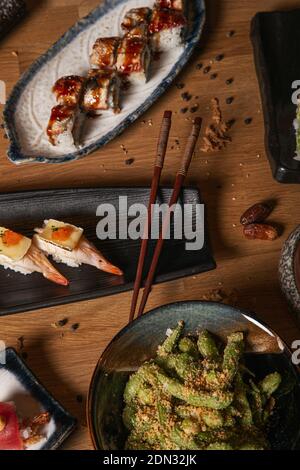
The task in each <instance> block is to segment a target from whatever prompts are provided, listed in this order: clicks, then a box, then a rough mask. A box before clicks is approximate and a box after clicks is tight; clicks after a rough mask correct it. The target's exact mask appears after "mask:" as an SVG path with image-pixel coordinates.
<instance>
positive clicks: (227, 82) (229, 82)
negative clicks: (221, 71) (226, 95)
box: [225, 78, 234, 85]
mask: <svg viewBox="0 0 300 470" xmlns="http://www.w3.org/2000/svg"><path fill="white" fill-rule="evenodd" d="M233 81H234V79H233V78H227V80H226V82H225V83H226V85H231V84H232V83H233Z"/></svg>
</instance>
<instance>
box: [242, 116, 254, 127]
mask: <svg viewBox="0 0 300 470" xmlns="http://www.w3.org/2000/svg"><path fill="white" fill-rule="evenodd" d="M252 121H253V119H252V118H251V117H248V118H246V119H245V121H244V122H245V124H246V125H249V124H251V122H252Z"/></svg>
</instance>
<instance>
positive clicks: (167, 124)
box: [129, 111, 172, 322]
mask: <svg viewBox="0 0 300 470" xmlns="http://www.w3.org/2000/svg"><path fill="white" fill-rule="evenodd" d="M171 125H172V111H165V113H164V117H163V120H162V124H161V129H160V135H159V139H158V145H157V153H156V162H155V165H154V172H153V177H152V184H151V193H150V199H149V204H148V220H147V223H146V225H145V233H144V237H143V240H142V244H141V251H140V256H139V261H138V267H137V272H136V278H135V283H134V288H133V296H132V301H131V308H130V315H129V322H132V320H133V319H134V315H135V310H136V304H137V301H138V296H139V292H140V288H141V284H142V277H143V270H144V264H145V259H146V254H147V248H148V240H149V234H150V231H151V220H152V207H153V205H154V204H155V202H156V198H157V192H158V187H159V181H160V176H161V172H162V169H163V166H164V161H165V156H166V153H167V147H168V140H169V135H170V129H171Z"/></svg>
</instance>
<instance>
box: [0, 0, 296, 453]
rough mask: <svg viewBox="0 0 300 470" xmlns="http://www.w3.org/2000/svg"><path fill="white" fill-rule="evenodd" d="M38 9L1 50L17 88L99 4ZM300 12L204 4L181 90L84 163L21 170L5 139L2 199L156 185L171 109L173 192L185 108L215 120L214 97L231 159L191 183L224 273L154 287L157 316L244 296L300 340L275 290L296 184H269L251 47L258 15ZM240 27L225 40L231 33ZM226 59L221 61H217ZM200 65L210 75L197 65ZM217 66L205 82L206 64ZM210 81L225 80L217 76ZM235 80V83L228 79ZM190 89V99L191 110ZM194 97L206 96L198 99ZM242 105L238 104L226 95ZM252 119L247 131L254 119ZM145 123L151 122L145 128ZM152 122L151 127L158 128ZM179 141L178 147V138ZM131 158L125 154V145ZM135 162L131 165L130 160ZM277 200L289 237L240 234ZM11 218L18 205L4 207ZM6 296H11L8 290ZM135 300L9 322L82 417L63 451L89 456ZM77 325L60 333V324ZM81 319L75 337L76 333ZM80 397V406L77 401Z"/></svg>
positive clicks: (168, 169) (265, 1)
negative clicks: (107, 367)
mask: <svg viewBox="0 0 300 470" xmlns="http://www.w3.org/2000/svg"><path fill="white" fill-rule="evenodd" d="M29 3H30V13H29V15H28V16H27V18H26V19H25V21H23V22H22V23H21V24H20V25H19V26H17V27H16V28H15V29H14V30H13V31H12V33H11V34H10V35H9V36H7V37H6V38H5V39H4V40H2V41H1V43H0V79H1V80H4V81H5V82H6V84H7V89H8V92H9V90H11V88H12V87H13V85H14V84H15V83H16V81H17V80H18V78H19V76H20V74H21V73H22V72H23V71H24V70H26V69H27V67H28V66H29V65H30V64H31V62H32V61H33V60H34V59H35V58H36V57H38V56H39V55H40V54H41V53H42V52H44V51H45V50H46V49H47V48H48V47H49V46H50V45H51V44H52V43H53V42H54V41H55V40H57V39H58V38H59V37H60V36H61V35H62V34H63V33H64V32H65V31H66V30H67V29H68V28H69V27H70V26H71V25H72V24H73V23H74V22H75V21H76V20H78V18H80V17H82V16H84V15H86V14H87V13H88V12H89V11H90V10H91V9H92V8H93V7H95V6H96V5H97V4H98V3H99V2H98V1H97V0H86V1H82V0H45V1H43V0H39V1H36V2H35V1H30V2H29ZM296 6H298V7H299V1H294V0H281V1H280V0H261V1H254V0H247V1H245V0H207V8H208V15H207V16H208V17H207V24H206V29H205V34H204V36H203V39H202V40H201V43H200V45H199V48H198V50H197V51H196V53H195V55H194V58H193V59H192V60H191V62H190V64H189V65H188V66H187V68H186V69H185V71H184V72H183V73H182V74H181V76H180V77H179V79H178V81H177V82H182V83H184V84H185V88H184V90H179V89H178V88H177V87H176V86H172V88H171V89H170V90H169V91H168V92H167V93H166V94H165V95H164V96H163V97H162V98H161V99H160V100H159V102H158V103H156V104H155V105H154V106H153V107H152V108H151V109H150V110H149V111H148V113H147V114H146V115H145V117H144V118H142V119H140V120H139V121H138V122H137V123H136V124H134V125H133V126H131V127H130V129H128V130H127V131H126V132H125V133H124V134H123V135H122V136H120V137H119V138H118V139H116V140H115V141H113V142H112V143H110V144H109V145H107V146H106V147H105V148H103V149H102V150H100V151H98V152H96V153H94V154H92V155H90V156H89V157H86V158H85V159H83V160H81V161H78V162H75V163H71V164H67V165H62V166H55V165H44V166H42V165H27V166H22V167H16V166H14V165H13V164H12V163H10V162H9V161H8V160H7V158H6V155H5V154H6V149H7V145H8V143H7V140H5V138H4V137H3V135H2V134H3V133H1V136H0V176H1V177H0V191H2V192H7V191H18V190H25V189H36V188H65V187H97V186H111V185H114V186H118V185H119V186H122V185H123V186H124V185H128V184H130V185H137V186H140V185H150V181H151V175H152V167H153V159H154V154H155V149H156V143H157V136H158V132H159V126H160V122H161V116H162V114H163V111H164V110H165V109H172V110H173V112H174V113H176V114H175V115H174V119H173V128H172V130H171V137H170V144H169V151H168V155H167V158H166V164H165V169H164V172H163V176H162V183H163V184H165V185H168V184H173V181H174V176H175V174H176V171H177V169H178V166H179V163H180V159H181V152H182V149H183V148H184V144H185V142H186V139H187V136H188V134H189V131H190V126H191V119H192V117H194V116H195V114H194V115H193V114H191V113H190V112H189V111H188V112H187V113H186V114H182V113H181V112H180V109H181V108H184V107H187V106H188V107H191V106H193V105H194V104H195V103H197V104H199V114H200V115H201V116H202V117H203V119H204V127H205V124H207V122H208V119H209V116H210V112H209V102H210V99H211V98H213V97H215V96H217V97H218V98H219V99H220V103H221V106H222V109H223V112H224V116H225V118H226V120H229V119H235V120H236V122H235V124H234V125H233V127H232V130H231V136H232V143H231V144H229V145H228V146H227V148H226V149H225V150H224V151H221V152H218V153H212V154H208V155H207V154H204V153H203V152H200V149H199V148H198V149H197V151H196V156H195V158H194V160H193V162H192V166H191V169H190V175H189V178H188V180H187V184H191V185H197V186H198V187H199V188H201V191H202V193H203V196H204V199H205V201H206V204H207V207H208V221H209V229H210V234H211V238H212V243H213V248H214V254H215V257H216V260H217V263H218V268H217V270H215V271H213V272H211V273H207V274H204V275H199V276H196V277H192V278H186V279H181V280H178V281H174V282H170V283H168V284H163V285H159V286H156V287H155V288H154V289H153V292H152V295H151V297H150V299H149V304H148V306H147V307H148V309H151V308H153V307H156V306H159V305H162V304H166V303H169V302H173V301H178V300H190V299H199V298H202V297H203V296H204V295H207V293H209V292H210V291H211V290H213V289H222V290H224V291H225V293H229V292H230V291H232V290H233V289H235V290H236V295H237V305H238V306H239V307H242V308H246V309H250V310H253V311H255V312H256V313H257V315H258V317H259V318H261V319H263V320H265V321H266V322H267V323H268V324H269V325H270V326H271V327H272V328H274V329H275V330H276V331H277V332H278V333H279V334H280V335H281V336H282V337H283V338H284V339H285V340H286V341H287V343H288V344H291V342H292V340H294V339H299V338H300V331H299V328H298V327H297V325H296V323H295V322H294V319H293V318H292V316H291V315H290V314H289V313H288V308H287V305H286V302H285V300H284V298H283V297H282V295H281V293H280V289H279V283H278V274H277V269H278V260H279V255H280V250H281V247H282V244H283V242H284V240H285V239H286V238H287V236H288V235H289V233H290V232H291V231H292V230H293V229H294V228H295V227H296V225H297V224H298V223H299V215H300V208H299V190H300V188H299V186H296V185H285V186H284V185H280V184H279V183H276V182H275V181H274V180H273V179H272V176H271V171H270V168H269V164H268V161H267V159H266V156H265V152H264V126H263V118H262V113H261V102H260V96H259V90H258V84H257V80H256V75H255V70H254V64H253V57H252V48H251V44H250V40H249V28H250V20H251V18H252V17H253V15H254V14H255V13H256V12H257V11H262V10H264V11H266V10H274V9H283V8H288V7H296ZM231 30H233V31H235V34H234V35H233V36H232V37H230V38H229V37H227V33H228V31H231ZM219 54H223V55H224V58H223V60H220V61H217V60H215V58H216V56H217V55H219ZM199 63H201V64H203V67H202V69H199V68H197V64H199ZM206 66H210V67H211V71H210V72H209V73H207V74H204V73H203V68H204V67H206ZM212 73H214V74H217V76H216V77H215V79H211V75H212ZM230 78H232V79H233V82H232V84H230V85H227V84H226V80H227V79H230ZM182 91H188V92H189V93H190V94H192V95H193V98H192V100H191V101H190V102H189V103H186V102H184V101H183V100H182V98H181V93H182ZM195 96H198V98H197V99H196V98H195ZM228 97H233V98H234V100H233V102H232V104H230V105H229V104H226V98H228ZM247 118H252V122H251V124H248V125H246V124H245V122H244V121H245V119H247ZM143 121H144V122H143ZM149 123H152V125H149ZM177 140H179V145H178V144H177V143H176V141H177ZM121 145H124V146H125V148H126V149H127V150H128V154H127V155H125V154H124V152H123V150H122V149H121V147H120V146H121ZM128 158H133V159H134V163H133V164H132V165H131V166H127V165H125V160H126V159H128ZM261 200H273V201H276V209H275V210H274V212H273V214H272V215H271V219H270V220H272V221H273V222H274V223H276V224H279V226H280V227H281V229H282V235H281V237H280V238H279V239H278V240H276V241H274V242H259V241H257V242H255V241H249V240H246V239H244V238H243V236H242V233H241V228H240V225H239V218H240V215H241V213H242V212H243V211H244V209H246V208H247V207H248V206H249V205H251V204H253V203H255V202H258V201H261ZM7 209H8V210H9V208H7ZM1 295H5V292H1ZM130 299H131V294H130V293H127V294H121V295H117V296H114V297H110V298H102V299H99V300H93V301H89V302H83V303H78V304H75V305H74V304H73V305H70V306H61V307H55V308H50V309H45V310H40V311H35V312H32V313H27V314H20V315H15V316H11V317H5V318H1V319H0V332H1V334H0V339H1V340H4V341H5V342H6V343H7V345H9V346H13V347H16V348H17V349H18V348H19V344H20V342H19V341H18V338H20V337H21V336H23V337H24V351H23V352H26V354H27V359H26V361H27V363H28V365H29V366H30V367H31V368H32V369H33V371H34V372H35V373H36V374H37V376H38V377H39V378H40V379H41V381H42V382H43V383H44V384H45V386H46V387H47V388H48V389H49V390H50V391H51V392H53V394H54V395H55V397H56V398H57V399H59V400H60V401H61V402H62V403H63V405H64V406H65V407H66V408H67V409H68V410H69V411H70V412H71V413H73V414H74V415H75V416H76V417H77V418H78V420H79V426H78V429H77V430H76V431H75V432H74V434H73V435H72V436H71V437H70V438H69V439H68V440H67V441H66V443H65V444H64V446H63V448H64V449H91V448H92V445H91V441H90V438H89V435H88V430H87V427H86V418H85V400H86V395H87V391H88V387H89V382H90V379H91V375H92V372H93V369H94V367H95V365H96V363H97V360H98V358H99V356H100V354H101V352H102V351H103V348H105V346H106V345H107V344H108V342H109V341H110V340H111V339H112V337H113V336H114V335H115V334H116V333H117V332H118V331H119V330H120V329H121V328H122V327H123V326H124V325H125V324H126V322H127V319H128V314H129V308H130ZM62 318H68V320H69V321H68V324H67V325H66V326H65V327H64V328H63V329H55V328H53V327H52V326H51V324H53V323H54V322H56V321H58V320H60V319H62ZM74 323H79V324H80V327H79V329H78V330H77V331H76V332H72V331H71V329H70V327H71V325H72V324H74ZM80 396H82V397H83V403H80V401H81V400H80Z"/></svg>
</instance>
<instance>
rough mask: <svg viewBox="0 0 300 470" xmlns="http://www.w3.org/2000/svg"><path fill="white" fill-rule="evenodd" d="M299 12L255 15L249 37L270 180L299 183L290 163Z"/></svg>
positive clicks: (298, 170) (299, 64) (299, 75)
mask: <svg viewBox="0 0 300 470" xmlns="http://www.w3.org/2000/svg"><path fill="white" fill-rule="evenodd" d="M299 24H300V9H297V10H290V11H273V12H261V13H257V14H256V15H255V16H254V17H253V19H252V22H251V32H250V37H251V41H252V45H253V51H254V62H255V67H256V73H257V77H258V81H259V86H260V93H261V100H262V107H263V113H264V122H265V146H266V153H267V156H268V159H269V161H270V165H271V168H272V173H273V176H274V178H275V179H276V180H277V181H278V182H280V183H293V184H294V183H300V162H298V161H296V160H294V159H293V156H294V155H295V151H296V137H295V130H294V127H293V121H294V118H295V116H296V106H295V105H294V104H293V103H292V93H293V89H292V82H293V81H294V80H300V61H299V53H300V28H299Z"/></svg>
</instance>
